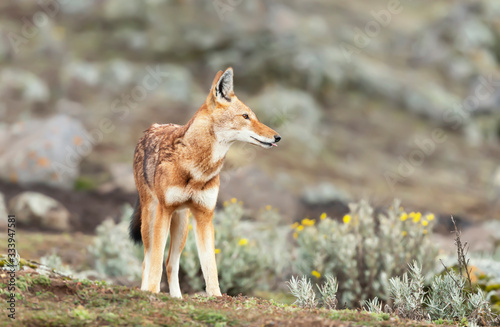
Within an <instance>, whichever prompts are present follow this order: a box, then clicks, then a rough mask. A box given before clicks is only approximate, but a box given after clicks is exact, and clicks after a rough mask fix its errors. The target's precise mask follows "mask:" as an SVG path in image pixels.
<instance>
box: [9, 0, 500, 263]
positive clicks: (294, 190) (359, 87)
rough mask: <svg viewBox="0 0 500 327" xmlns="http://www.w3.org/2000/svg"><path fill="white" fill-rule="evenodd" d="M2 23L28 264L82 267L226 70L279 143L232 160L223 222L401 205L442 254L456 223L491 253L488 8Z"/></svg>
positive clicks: (114, 14) (496, 47) (492, 111)
mask: <svg viewBox="0 0 500 327" xmlns="http://www.w3.org/2000/svg"><path fill="white" fill-rule="evenodd" d="M0 16H1V18H0V31H1V34H0V120H1V124H0V179H1V182H0V193H2V194H3V195H2V197H1V198H0V211H2V210H5V211H8V212H9V213H16V214H17V219H18V223H19V228H20V230H23V231H25V232H19V231H18V234H19V236H18V237H23V235H27V236H24V237H26V240H25V242H23V243H20V245H19V246H21V247H25V248H21V249H24V250H25V251H26V252H25V253H26V254H25V255H26V256H27V257H30V258H31V259H35V260H36V259H39V258H40V257H41V256H44V255H46V254H47V253H50V252H51V251H53V249H54V248H55V249H56V250H55V251H56V252H57V253H58V254H59V255H61V256H62V257H63V261H65V262H67V263H70V264H71V263H74V262H77V261H78V260H79V259H78V258H79V256H80V257H81V256H85V255H86V254H85V253H83V252H85V251H82V250H81V248H84V246H85V245H86V244H87V243H89V242H91V239H92V237H93V235H94V233H95V229H96V227H97V226H98V225H99V224H101V223H102V222H103V221H104V220H105V219H107V218H112V219H115V220H118V217H119V216H120V215H121V214H122V213H123V212H122V211H123V209H122V208H123V204H126V203H128V204H133V202H134V201H135V198H136V196H137V195H136V190H135V185H134V180H133V175H132V158H133V151H134V147H135V145H136V143H137V141H138V140H139V138H140V137H141V136H142V132H143V131H144V130H145V129H147V128H148V127H149V126H150V125H151V124H153V123H177V124H184V123H186V122H187V121H188V120H189V118H190V117H191V116H192V115H193V114H194V113H195V112H196V110H197V109H198V108H199V107H200V106H201V105H202V103H203V102H204V100H205V98H206V96H207V94H208V91H209V89H210V86H211V82H212V79H213V77H214V75H215V74H216V73H217V71H218V70H224V69H225V68H227V67H228V66H232V67H233V68H234V72H235V80H234V84H235V93H236V95H237V96H238V97H239V98H240V99H241V100H242V101H243V102H244V103H245V104H247V105H248V106H249V107H250V108H252V109H253V110H254V111H255V112H256V114H257V116H258V117H259V118H260V120H261V121H263V122H264V123H265V124H268V125H270V126H271V127H272V128H274V129H275V130H277V131H278V132H279V133H280V134H281V136H282V137H283V140H282V141H281V142H280V143H279V147H278V148H273V149H272V150H264V149H260V148H255V147H252V146H249V145H243V144H238V145H236V146H233V148H232V149H231V150H230V151H229V153H228V155H227V158H226V162H225V166H224V169H223V172H222V173H221V190H220V195H219V199H218V206H219V207H222V204H223V203H224V202H225V201H231V199H232V198H236V199H238V201H240V200H241V201H243V206H244V207H245V209H246V210H247V211H246V215H247V217H252V216H253V214H254V213H256V212H258V211H259V210H261V208H263V207H265V206H266V205H270V206H272V207H273V208H276V209H277V210H279V212H280V213H281V217H282V218H281V223H282V224H292V223H293V222H295V221H299V220H301V219H303V218H305V217H307V218H317V217H319V215H320V214H321V213H326V214H327V215H328V216H329V217H332V218H334V219H341V218H342V217H343V216H344V214H346V213H347V212H348V203H349V202H351V201H358V200H360V199H366V200H368V201H369V202H370V204H371V205H372V206H373V207H374V208H375V209H377V208H379V207H387V206H389V205H390V204H391V203H392V201H393V199H394V198H398V199H400V200H401V201H402V205H403V206H404V207H405V208H408V209H407V210H408V211H413V210H414V211H422V212H424V211H425V212H427V211H429V212H434V213H435V214H436V217H437V220H438V224H437V225H436V227H435V228H436V231H437V232H438V233H437V235H436V236H435V237H436V238H437V239H439V237H442V238H444V239H445V241H443V240H441V241H442V243H443V244H447V241H446V240H448V239H449V240H451V238H450V236H449V230H450V228H449V217H450V215H453V216H454V217H455V218H456V219H457V220H458V221H459V222H460V223H461V226H462V227H463V228H464V229H466V230H465V231H464V232H466V231H470V232H469V234H470V236H468V238H469V239H468V240H469V241H470V242H471V244H472V245H473V246H476V247H477V248H478V249H480V250H487V249H491V248H493V246H494V240H495V237H494V235H493V234H494V233H495V232H497V231H498V230H496V227H495V228H491V227H485V226H492V225H484V224H485V223H488V224H490V223H492V222H494V221H498V219H499V217H500V203H499V201H498V200H499V197H500V164H499V159H500V149H499V146H498V145H499V138H500V69H499V67H498V62H499V60H500V18H499V17H500V3H499V2H498V1H495V0H481V1H470V2H468V1H425V2H421V1H420V2H419V1H397V0H393V1H373V0H370V1H368V0H363V1H345V0H344V1H341V0H339V1H321V0H319V1H308V2H304V1H281V0H272V1H259V0H255V1H223V0H214V1H204V2H202V1H189V0H177V1H174V0H170V1H169V0H148V1H128V2H125V1H119V0H92V1H90V0H89V1H62V0H60V1H57V0H46V1H41V2H38V1H27V0H24V1H4V2H2V3H1V4H0ZM27 191H29V192H36V193H26V192H27ZM5 217H6V215H5V214H2V215H1V219H2V220H3V219H4V218H5ZM3 223H6V222H3ZM495 226H497V227H498V225H495ZM40 231H44V232H43V233H39V232H40ZM47 233H48V234H47ZM46 235H50V236H49V237H46ZM440 235H441V236H440ZM490 236H491V237H490ZM37 240H38V241H37ZM42 240H43V242H42ZM37 242H38V243H37ZM35 243H36V244H37V246H36V247H35V248H33V246H32V245H33V244H35ZM448 243H450V244H449V245H448V246H450V247H453V244H452V242H448ZM30 244H31V245H30ZM30 246H31V247H30ZM444 246H446V245H443V247H444ZM75 248H76V249H75ZM69 249H73V250H71V251H70V250H69ZM21 254H22V253H21Z"/></svg>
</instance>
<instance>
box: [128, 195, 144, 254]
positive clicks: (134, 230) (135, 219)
mask: <svg viewBox="0 0 500 327" xmlns="http://www.w3.org/2000/svg"><path fill="white" fill-rule="evenodd" d="M129 234H130V238H131V239H132V240H133V241H134V242H135V243H136V244H141V243H142V235H141V201H140V200H139V197H137V202H136V203H135V208H134V213H133V214H132V220H131V221H130V227H129Z"/></svg>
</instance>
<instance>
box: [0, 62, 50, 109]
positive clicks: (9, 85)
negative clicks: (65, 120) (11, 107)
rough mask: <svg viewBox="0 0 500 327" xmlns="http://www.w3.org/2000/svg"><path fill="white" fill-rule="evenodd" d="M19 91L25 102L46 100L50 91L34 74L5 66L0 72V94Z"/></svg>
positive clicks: (6, 94) (5, 94)
mask: <svg viewBox="0 0 500 327" xmlns="http://www.w3.org/2000/svg"><path fill="white" fill-rule="evenodd" d="M12 93H20V94H21V97H22V98H23V99H24V100H25V101H27V102H30V103H32V102H47V101H48V100H49V99H50V91H49V88H48V86H47V84H45V82H44V81H43V80H42V79H40V78H38V77H37V76H36V75H35V74H33V73H31V72H28V71H24V70H21V69H14V68H5V69H3V70H2V71H1V72H0V95H3V96H4V97H7V96H8V95H10V94H12Z"/></svg>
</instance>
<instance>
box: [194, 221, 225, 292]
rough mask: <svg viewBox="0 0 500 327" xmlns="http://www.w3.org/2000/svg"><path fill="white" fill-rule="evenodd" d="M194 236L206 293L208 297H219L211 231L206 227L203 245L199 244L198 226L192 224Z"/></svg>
mask: <svg viewBox="0 0 500 327" xmlns="http://www.w3.org/2000/svg"><path fill="white" fill-rule="evenodd" d="M193 226H194V231H195V235H196V247H197V248H198V256H199V257H200V264H201V270H202V271H203V277H204V278H205V284H206V291H207V294H208V295H209V296H221V292H220V288H219V279H218V276H217V264H216V262H215V248H214V239H213V235H211V234H212V233H211V229H210V228H208V226H207V227H206V228H205V229H204V231H200V232H201V233H203V234H204V235H203V240H204V241H205V242H204V244H200V243H201V241H200V240H199V238H200V236H199V234H198V230H197V228H198V226H196V225H195V224H193Z"/></svg>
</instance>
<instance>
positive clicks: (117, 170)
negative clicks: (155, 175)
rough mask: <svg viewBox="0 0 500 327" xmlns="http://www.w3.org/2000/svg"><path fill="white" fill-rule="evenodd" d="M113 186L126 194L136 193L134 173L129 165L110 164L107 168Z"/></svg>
mask: <svg viewBox="0 0 500 327" xmlns="http://www.w3.org/2000/svg"><path fill="white" fill-rule="evenodd" d="M109 171H110V173H111V178H112V179H113V184H114V185H115V186H117V187H118V188H120V189H122V190H124V191H126V192H136V191H137V188H136V186H135V180H134V171H133V169H132V164H130V163H112V164H110V166H109Z"/></svg>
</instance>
